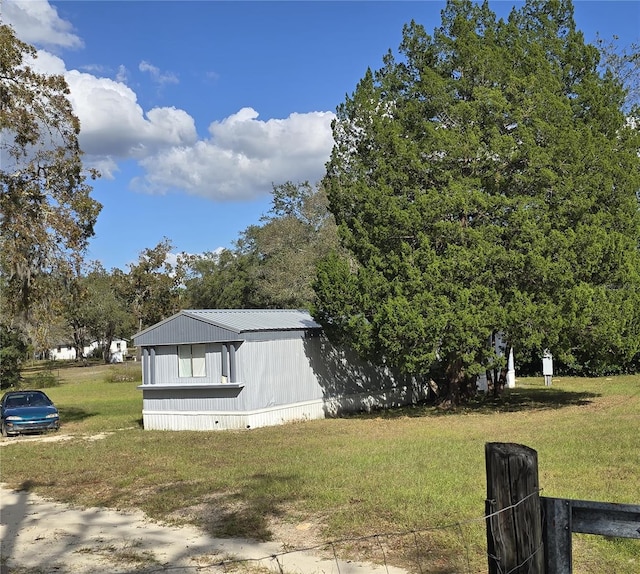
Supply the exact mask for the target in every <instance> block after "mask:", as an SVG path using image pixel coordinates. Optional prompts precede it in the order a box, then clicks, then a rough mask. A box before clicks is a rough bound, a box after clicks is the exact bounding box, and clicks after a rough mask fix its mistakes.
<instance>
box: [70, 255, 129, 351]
mask: <svg viewBox="0 0 640 574" xmlns="http://www.w3.org/2000/svg"><path fill="white" fill-rule="evenodd" d="M120 279H121V278H120V276H119V275H118V274H109V273H107V272H106V271H105V270H104V269H103V268H102V267H101V266H100V265H96V266H95V267H94V269H93V270H92V271H91V272H90V273H88V274H87V275H86V276H85V277H81V278H79V279H78V280H79V281H81V283H82V289H83V290H84V291H85V295H84V297H83V300H82V303H81V304H80V305H79V307H78V308H77V309H76V310H75V315H76V318H77V321H78V322H79V323H80V324H82V325H83V326H84V327H86V329H87V331H88V334H89V335H91V337H90V338H91V339H93V340H97V341H100V342H101V343H102V355H103V359H104V361H105V363H108V362H109V359H110V356H109V349H110V348H111V342H112V341H113V339H114V338H115V337H122V336H126V335H125V334H127V335H128V334H130V333H131V332H133V331H134V330H135V328H136V325H135V318H134V315H133V314H132V313H131V312H130V311H129V309H128V308H127V300H126V298H125V296H124V295H123V293H122V284H121V281H120Z"/></svg>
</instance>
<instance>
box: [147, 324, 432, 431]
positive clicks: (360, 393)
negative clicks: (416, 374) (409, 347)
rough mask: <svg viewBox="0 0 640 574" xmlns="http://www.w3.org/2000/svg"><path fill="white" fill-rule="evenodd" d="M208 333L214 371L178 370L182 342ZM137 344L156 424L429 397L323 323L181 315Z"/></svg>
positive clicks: (205, 424) (238, 419) (267, 417)
mask: <svg viewBox="0 0 640 574" xmlns="http://www.w3.org/2000/svg"><path fill="white" fill-rule="evenodd" d="M206 337H211V338H212V337H218V339H217V340H215V341H214V340H213V339H211V338H209V339H207V338H206ZM205 341H207V342H206V343H205V345H206V346H205V353H206V354H205V364H206V376H205V377H190V378H184V377H178V344H196V343H203V342H205ZM136 344H138V345H140V346H141V347H142V349H143V357H142V358H143V384H142V385H141V386H140V389H141V390H142V400H143V411H142V413H143V420H144V426H145V428H148V429H166V430H183V429H189V430H213V429H229V428H248V427H257V426H266V425H273V424H281V423H283V422H287V421H291V420H300V419H315V418H323V417H325V416H334V415H338V414H340V413H343V412H348V411H358V410H369V409H372V408H383V407H389V406H398V405H402V404H408V403H411V402H414V401H415V400H419V399H421V398H425V397H426V389H423V388H422V387H420V386H419V385H416V384H415V382H414V381H407V380H405V379H404V378H403V377H400V376H398V375H396V374H394V373H392V372H391V371H390V370H389V369H385V368H380V367H374V366H372V365H370V364H368V363H365V362H363V361H361V360H359V359H358V357H357V356H355V354H351V353H349V352H347V351H344V350H342V349H338V348H336V347H334V346H333V345H331V344H330V343H329V341H328V340H327V338H326V337H325V336H324V335H323V334H322V331H321V329H319V328H310V329H306V330H305V329H282V330H262V331H248V332H242V333H238V332H235V331H233V330H229V329H224V328H221V327H218V326H215V325H211V324H207V323H206V322H203V321H199V320H194V318H193V317H191V318H188V317H183V316H177V317H174V318H172V319H171V321H170V324H168V322H165V323H164V324H163V323H160V324H159V325H158V326H157V327H154V328H151V329H149V330H147V331H145V332H143V333H142V334H141V335H140V336H136ZM234 367H235V368H234ZM223 374H225V375H226V379H223V377H222V375H223Z"/></svg>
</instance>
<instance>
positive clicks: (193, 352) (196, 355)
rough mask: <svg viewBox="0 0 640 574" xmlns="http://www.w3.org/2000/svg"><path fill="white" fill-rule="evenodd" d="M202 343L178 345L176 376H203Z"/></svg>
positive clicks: (205, 371)
mask: <svg viewBox="0 0 640 574" xmlns="http://www.w3.org/2000/svg"><path fill="white" fill-rule="evenodd" d="M206 375H207V369H206V366H205V346H204V345H179V346H178V376H179V377H205V376H206Z"/></svg>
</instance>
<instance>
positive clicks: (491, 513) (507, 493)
mask: <svg viewBox="0 0 640 574" xmlns="http://www.w3.org/2000/svg"><path fill="white" fill-rule="evenodd" d="M485 460H486V467H487V501H486V515H487V553H488V557H489V574H506V573H507V572H508V573H510V574H544V548H543V543H542V518H541V512H540V496H539V490H540V487H539V485H538V453H537V452H536V451H535V450H533V449H531V448H529V447H526V446H523V445H519V444H511V443H487V444H486V445H485Z"/></svg>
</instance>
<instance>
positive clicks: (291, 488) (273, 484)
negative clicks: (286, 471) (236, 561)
mask: <svg viewBox="0 0 640 574" xmlns="http://www.w3.org/2000/svg"><path fill="white" fill-rule="evenodd" d="M299 481H300V479H299V477H297V476H295V475H283V474H277V473H273V474H272V473H261V474H255V475H253V476H249V477H247V479H246V481H245V483H244V485H243V486H242V487H241V488H240V489H238V490H235V491H233V492H228V491H227V492H207V489H206V486H205V485H203V484H202V483H176V484H168V485H165V486H163V487H161V488H159V489H158V490H157V491H156V497H162V498H166V499H167V500H168V501H172V500H174V501H175V500H185V497H186V496H188V499H190V500H191V501H192V504H191V506H189V507H186V508H183V507H181V508H176V510H175V511H174V512H173V513H171V514H170V516H171V517H173V518H178V519H179V520H186V521H187V522H189V523H192V524H197V525H198V526H199V527H200V528H202V529H203V530H205V531H206V532H207V534H209V535H210V536H213V537H215V538H247V539H250V540H257V541H261V542H264V541H268V540H272V538H273V532H271V530H270V528H269V522H270V520H271V519H273V518H277V517H280V516H284V515H285V514H286V512H285V508H286V507H288V506H289V505H290V504H291V503H292V502H294V501H295V499H296V494H295V493H296V492H298V491H299V490H300V489H299ZM169 504H171V502H169Z"/></svg>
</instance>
